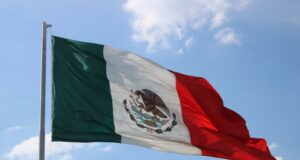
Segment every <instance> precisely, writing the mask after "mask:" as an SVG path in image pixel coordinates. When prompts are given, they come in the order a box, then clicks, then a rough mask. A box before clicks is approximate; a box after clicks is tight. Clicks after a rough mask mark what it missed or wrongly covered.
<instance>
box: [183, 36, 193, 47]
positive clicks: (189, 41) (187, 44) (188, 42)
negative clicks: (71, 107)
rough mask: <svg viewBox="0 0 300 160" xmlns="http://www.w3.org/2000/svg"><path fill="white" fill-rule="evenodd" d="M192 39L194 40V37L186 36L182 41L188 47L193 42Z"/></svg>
mask: <svg viewBox="0 0 300 160" xmlns="http://www.w3.org/2000/svg"><path fill="white" fill-rule="evenodd" d="M193 41H194V37H190V38H188V39H187V40H186V41H185V43H184V45H185V47H187V48H190V47H191V46H192V44H193Z"/></svg>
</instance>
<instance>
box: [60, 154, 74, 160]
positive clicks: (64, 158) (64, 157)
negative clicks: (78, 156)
mask: <svg viewBox="0 0 300 160" xmlns="http://www.w3.org/2000/svg"><path fill="white" fill-rule="evenodd" d="M58 160H72V155H70V154H65V155H62V156H60V157H59V158H58Z"/></svg>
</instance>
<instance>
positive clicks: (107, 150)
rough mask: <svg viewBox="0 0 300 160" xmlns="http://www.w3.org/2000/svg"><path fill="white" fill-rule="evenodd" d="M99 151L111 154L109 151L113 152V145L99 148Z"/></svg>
mask: <svg viewBox="0 0 300 160" xmlns="http://www.w3.org/2000/svg"><path fill="white" fill-rule="evenodd" d="M98 150H99V151H101V152H109V151H111V150H112V146H111V145H107V146H105V147H102V148H99V149H98Z"/></svg>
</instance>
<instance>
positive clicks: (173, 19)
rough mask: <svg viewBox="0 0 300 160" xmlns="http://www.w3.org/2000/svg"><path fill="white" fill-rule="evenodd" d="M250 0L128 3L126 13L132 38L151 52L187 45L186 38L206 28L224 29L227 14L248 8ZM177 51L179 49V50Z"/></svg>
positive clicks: (149, 0)
mask: <svg viewBox="0 0 300 160" xmlns="http://www.w3.org/2000/svg"><path fill="white" fill-rule="evenodd" d="M249 2H250V0H184V1H183V0H163V1H161V0H143V1H140V0H127V1H126V2H125V4H124V9H125V11H127V12H129V13H130V14H131V15H132V19H131V26H132V29H133V35H132V38H133V40H135V41H139V42H146V43H147V45H148V49H153V48H154V47H156V46H159V47H161V48H171V47H172V45H171V44H170V41H179V42H183V43H185V41H187V39H188V38H187V37H186V34H187V33H188V32H191V31H199V30H200V29H203V28H204V27H205V26H207V27H208V28H209V29H210V30H211V31H213V30H215V29H217V28H219V27H222V26H223V25H224V24H225V23H226V22H227V21H228V19H229V17H228V13H229V12H231V11H234V10H235V11H238V10H241V9H243V8H245V7H246V6H247V5H248V4H249ZM176 50H177V49H176Z"/></svg>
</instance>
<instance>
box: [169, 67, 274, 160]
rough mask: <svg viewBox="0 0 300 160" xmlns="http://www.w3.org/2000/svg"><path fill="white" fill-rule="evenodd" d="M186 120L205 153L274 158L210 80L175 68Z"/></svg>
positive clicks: (236, 159)
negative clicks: (227, 106) (252, 136)
mask: <svg viewBox="0 0 300 160" xmlns="http://www.w3.org/2000/svg"><path fill="white" fill-rule="evenodd" d="M173 73H174V74H175V76H176V88H177V92H178V96H179V99H180V103H181V108H182V116H183V120H184V123H185V124H186V126H187V128H188V129H189V132H190V137H191V143H192V144H193V145H195V146H197V147H199V148H200V149H201V151H202V155H206V156H212V157H219V158H227V159H231V160H275V158H274V157H273V156H272V155H271V154H270V152H269V149H268V147H267V144H266V141H265V140H264V139H255V138H250V136H249V132H248V129H247V126H246V122H245V120H244V119H243V118H242V117H241V116H240V115H238V114H237V113H235V112H234V111H232V110H230V109H228V108H226V107H224V105H223V101H222V99H221V97H220V95H219V94H218V93H217V91H216V90H215V89H214V88H213V87H212V86H211V85H210V83H209V82H208V81H207V80H206V79H204V78H200V77H192V76H187V75H183V74H180V73H176V72H173Z"/></svg>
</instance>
